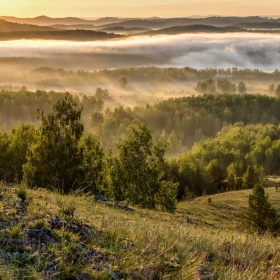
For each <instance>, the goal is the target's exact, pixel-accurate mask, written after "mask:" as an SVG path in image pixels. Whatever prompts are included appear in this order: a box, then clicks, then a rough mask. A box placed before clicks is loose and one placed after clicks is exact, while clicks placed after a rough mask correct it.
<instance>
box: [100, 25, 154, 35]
mask: <svg viewBox="0 0 280 280" xmlns="http://www.w3.org/2000/svg"><path fill="white" fill-rule="evenodd" d="M99 30H100V31H104V32H109V33H112V32H113V33H124V34H128V33H139V32H145V31H150V30H151V29H149V28H142V27H123V26H115V27H107V28H104V29H99Z"/></svg>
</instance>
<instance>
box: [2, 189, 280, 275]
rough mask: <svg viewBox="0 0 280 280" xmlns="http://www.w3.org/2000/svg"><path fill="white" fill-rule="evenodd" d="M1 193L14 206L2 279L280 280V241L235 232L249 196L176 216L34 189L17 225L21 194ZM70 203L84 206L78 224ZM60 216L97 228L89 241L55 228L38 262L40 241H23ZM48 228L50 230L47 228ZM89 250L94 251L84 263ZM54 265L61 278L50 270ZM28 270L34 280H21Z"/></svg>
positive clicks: (221, 199) (275, 199) (275, 197)
mask: <svg viewBox="0 0 280 280" xmlns="http://www.w3.org/2000/svg"><path fill="white" fill-rule="evenodd" d="M2 190H4V191H3V192H4V199H5V200H4V202H3V203H2V204H3V206H4V207H3V208H4V209H5V208H7V205H10V206H11V208H10V209H9V211H8V212H5V215H4V214H3V213H2V214H1V220H3V221H5V220H6V224H5V225H6V226H5V227H1V228H2V230H1V231H0V232H1V235H0V236H1V244H2V246H1V247H0V248H1V249H0V250H1V253H2V254H1V255H2V259H0V274H1V275H2V278H3V279H72V278H66V276H68V277H69V275H71V276H72V277H78V276H80V277H85V278H80V279H112V277H111V276H110V274H111V275H113V276H114V277H115V275H116V274H118V275H119V278H118V279H280V268H279V264H280V253H279V250H278V248H279V245H280V238H272V237H270V236H268V235H267V236H261V237H259V236H257V235H251V234H246V233H242V232H240V231H238V230H236V229H235V223H234V221H236V223H238V221H239V219H240V218H239V217H240V214H241V213H242V211H243V210H244V209H246V206H247V197H248V195H249V193H250V191H238V192H228V193H223V194H218V195H213V196H211V199H212V203H211V204H210V205H209V204H208V202H207V199H208V196H207V197H200V198H197V199H195V200H194V201H191V202H183V203H180V204H179V205H178V211H177V212H176V214H175V215H171V214H168V213H161V212H155V211H148V210H141V209H134V210H135V211H124V210H120V209H116V208H114V207H113V205H112V203H110V202H106V203H104V202H95V201H94V200H93V198H92V197H86V196H83V197H79V196H77V195H75V196H67V197H62V196H60V195H57V194H53V193H51V192H48V191H45V190H37V191H34V190H32V191H28V196H29V204H28V206H27V215H25V216H24V217H22V218H21V219H18V220H16V218H17V215H15V210H14V207H15V206H16V205H17V203H19V199H18V198H17V196H16V195H15V192H16V189H14V188H11V189H10V188H2ZM268 192H269V194H270V199H271V201H272V203H273V205H274V206H275V207H277V209H278V210H280V202H279V196H280V193H276V192H275V189H274V188H270V189H268ZM67 205H68V206H69V205H75V207H77V209H76V211H75V215H74V218H71V217H69V216H66V215H64V214H63V213H62V212H61V209H62V206H66V207H67ZM186 215H187V216H188V217H189V218H188V220H187V219H186ZM56 216H59V217H60V218H61V219H63V220H66V221H68V222H69V223H76V224H80V225H81V226H82V225H83V224H89V225H91V226H92V227H93V230H92V232H91V233H90V234H89V236H87V238H86V239H85V240H84V239H83V240H81V239H80V237H79V235H77V234H75V233H73V232H70V231H69V230H67V229H59V230H58V229H56V230H52V231H53V235H54V236H55V238H54V239H55V240H56V242H55V243H54V244H51V245H48V246H45V245H44V246H43V247H42V250H43V252H44V253H43V254H42V257H41V262H40V264H38V258H36V259H34V258H32V256H33V255H34V254H35V255H36V252H37V251H36V246H35V245H34V244H35V243H36V240H33V242H32V244H31V245H30V244H29V245H28V246H25V245H23V247H22V246H21V245H19V244H20V242H19V240H21V238H22V239H23V235H24V232H25V231H26V230H28V229H30V228H37V229H40V225H41V227H43V226H42V221H44V220H49V219H52V218H54V217H56ZM11 221H13V223H10V222H11ZM205 222H206V224H205ZM44 227H45V228H48V229H50V227H49V225H48V223H47V222H45V223H44ZM17 228H18V229H19V230H18V232H17V231H16V229H17ZM15 232H16V233H15ZM7 240H9V241H10V244H13V242H15V240H17V244H16V245H15V244H13V245H10V246H8V247H7V246H6V245H5V244H6V243H7V242H6V243H5V241H7ZM65 240H66V241H65ZM3 244H4V245H3ZM81 244H82V245H81ZM24 246H25V247H24ZM75 248H76V249H75ZM77 248H78V250H77ZM37 249H38V248H37ZM22 251H28V252H29V255H30V261H28V264H26V261H25V262H23V261H22V260H18V259H16V260H15V259H13V258H12V259H11V258H9V257H7V254H8V253H10V254H11V253H15V252H22ZM88 251H89V252H94V253H93V254H92V255H91V257H89V258H83V256H84V255H85V254H87V252H88ZM63 252H64V253H63ZM65 252H69V255H70V256H68V255H67V254H66V253H65ZM77 252H79V254H81V255H80V256H79V260H80V261H78V262H77V261H75V258H74V257H75V254H78V253H77ZM37 254H38V252H37ZM65 255H67V257H65ZM43 256H46V257H43ZM61 260H63V262H61ZM49 266H50V267H51V268H52V269H53V270H54V271H55V273H54V274H51V273H50V272H49V271H50V268H49ZM22 271H24V274H25V275H29V278H23V276H21V277H22V278H20V276H19V274H20V272H22ZM86 272H88V273H89V274H88V276H87V277H88V278H86V276H85V275H86V274H85V273H86ZM48 273H49V274H48ZM278 273H279V274H278ZM11 274H14V275H15V276H13V277H14V278H12V276H11ZM89 275H92V278H89ZM51 277H53V278H51ZM215 277H216V278H215ZM277 277H278V278H277ZM73 279H74V278H73ZM77 279H78V278H77ZM116 279H117V278H116Z"/></svg>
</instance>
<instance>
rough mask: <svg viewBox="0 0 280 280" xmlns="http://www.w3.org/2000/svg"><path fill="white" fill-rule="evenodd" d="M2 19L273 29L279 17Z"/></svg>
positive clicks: (106, 25)
mask: <svg viewBox="0 0 280 280" xmlns="http://www.w3.org/2000/svg"><path fill="white" fill-rule="evenodd" d="M0 19H4V20H7V21H10V22H15V23H24V24H35V25H41V26H49V25H79V24H86V25H88V24H92V25H95V26H96V27H98V28H102V29H104V28H110V27H116V26H122V27H125V28H132V27H133V28H135V27H140V28H147V29H163V28H170V27H173V26H184V25H196V24H198V25H213V26H216V27H227V26H238V27H246V28H252V29H263V28H268V29H274V28H276V27H275V26H278V25H279V22H280V21H279V19H273V18H267V17H258V16H255V17H219V16H211V17H193V18H192V17H180V18H158V17H155V18H116V17H104V18H99V19H82V18H77V17H65V18H51V17H47V16H39V17H35V18H17V17H11V16H2V17H0Z"/></svg>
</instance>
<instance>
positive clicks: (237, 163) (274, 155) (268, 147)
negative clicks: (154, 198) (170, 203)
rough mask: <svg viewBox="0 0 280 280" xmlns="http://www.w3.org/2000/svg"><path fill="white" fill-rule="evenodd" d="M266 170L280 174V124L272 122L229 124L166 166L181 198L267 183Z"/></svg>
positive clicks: (168, 174) (267, 172) (167, 174)
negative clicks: (177, 186)
mask: <svg viewBox="0 0 280 280" xmlns="http://www.w3.org/2000/svg"><path fill="white" fill-rule="evenodd" d="M265 174H270V175H277V174H280V126H275V125H272V124H267V125H260V124H258V125H251V124H250V125H246V126H245V125H244V124H243V123H236V124H235V125H231V126H226V127H224V128H223V129H222V131H221V132H219V133H218V134H217V135H216V137H215V138H211V139H208V140H206V141H205V142H203V143H198V144H196V145H195V147H194V149H193V150H192V151H191V152H189V153H186V154H184V155H182V156H180V157H179V158H177V159H172V160H170V161H169V163H168V165H167V166H166V176H167V178H169V179H171V178H173V180H174V182H178V183H179V191H178V197H179V198H182V197H186V196H188V195H190V194H194V195H202V194H203V193H208V194H209V193H216V192H217V191H226V190H237V189H247V188H252V187H253V186H254V185H255V183H256V182H258V181H259V180H263V181H264V182H263V183H264V185H266V176H265Z"/></svg>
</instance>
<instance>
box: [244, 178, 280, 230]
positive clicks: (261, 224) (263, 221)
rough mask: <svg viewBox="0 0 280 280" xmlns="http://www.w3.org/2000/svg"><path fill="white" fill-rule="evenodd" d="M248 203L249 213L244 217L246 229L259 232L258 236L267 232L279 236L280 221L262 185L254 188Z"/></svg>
mask: <svg viewBox="0 0 280 280" xmlns="http://www.w3.org/2000/svg"><path fill="white" fill-rule="evenodd" d="M248 203H249V207H248V211H247V213H246V214H245V215H244V217H243V219H244V220H243V222H244V225H245V227H246V228H249V229H251V230H254V231H257V232H258V234H262V233H264V232H266V231H269V232H271V233H272V234H277V233H278V232H279V229H280V219H279V216H278V215H277V213H276V210H275V209H274V208H273V207H272V206H271V203H270V202H269V201H268V194H265V190H264V187H263V186H262V185H261V184H260V183H259V184H257V185H256V186H255V187H254V188H253V192H252V194H250V196H249V200H248Z"/></svg>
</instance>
